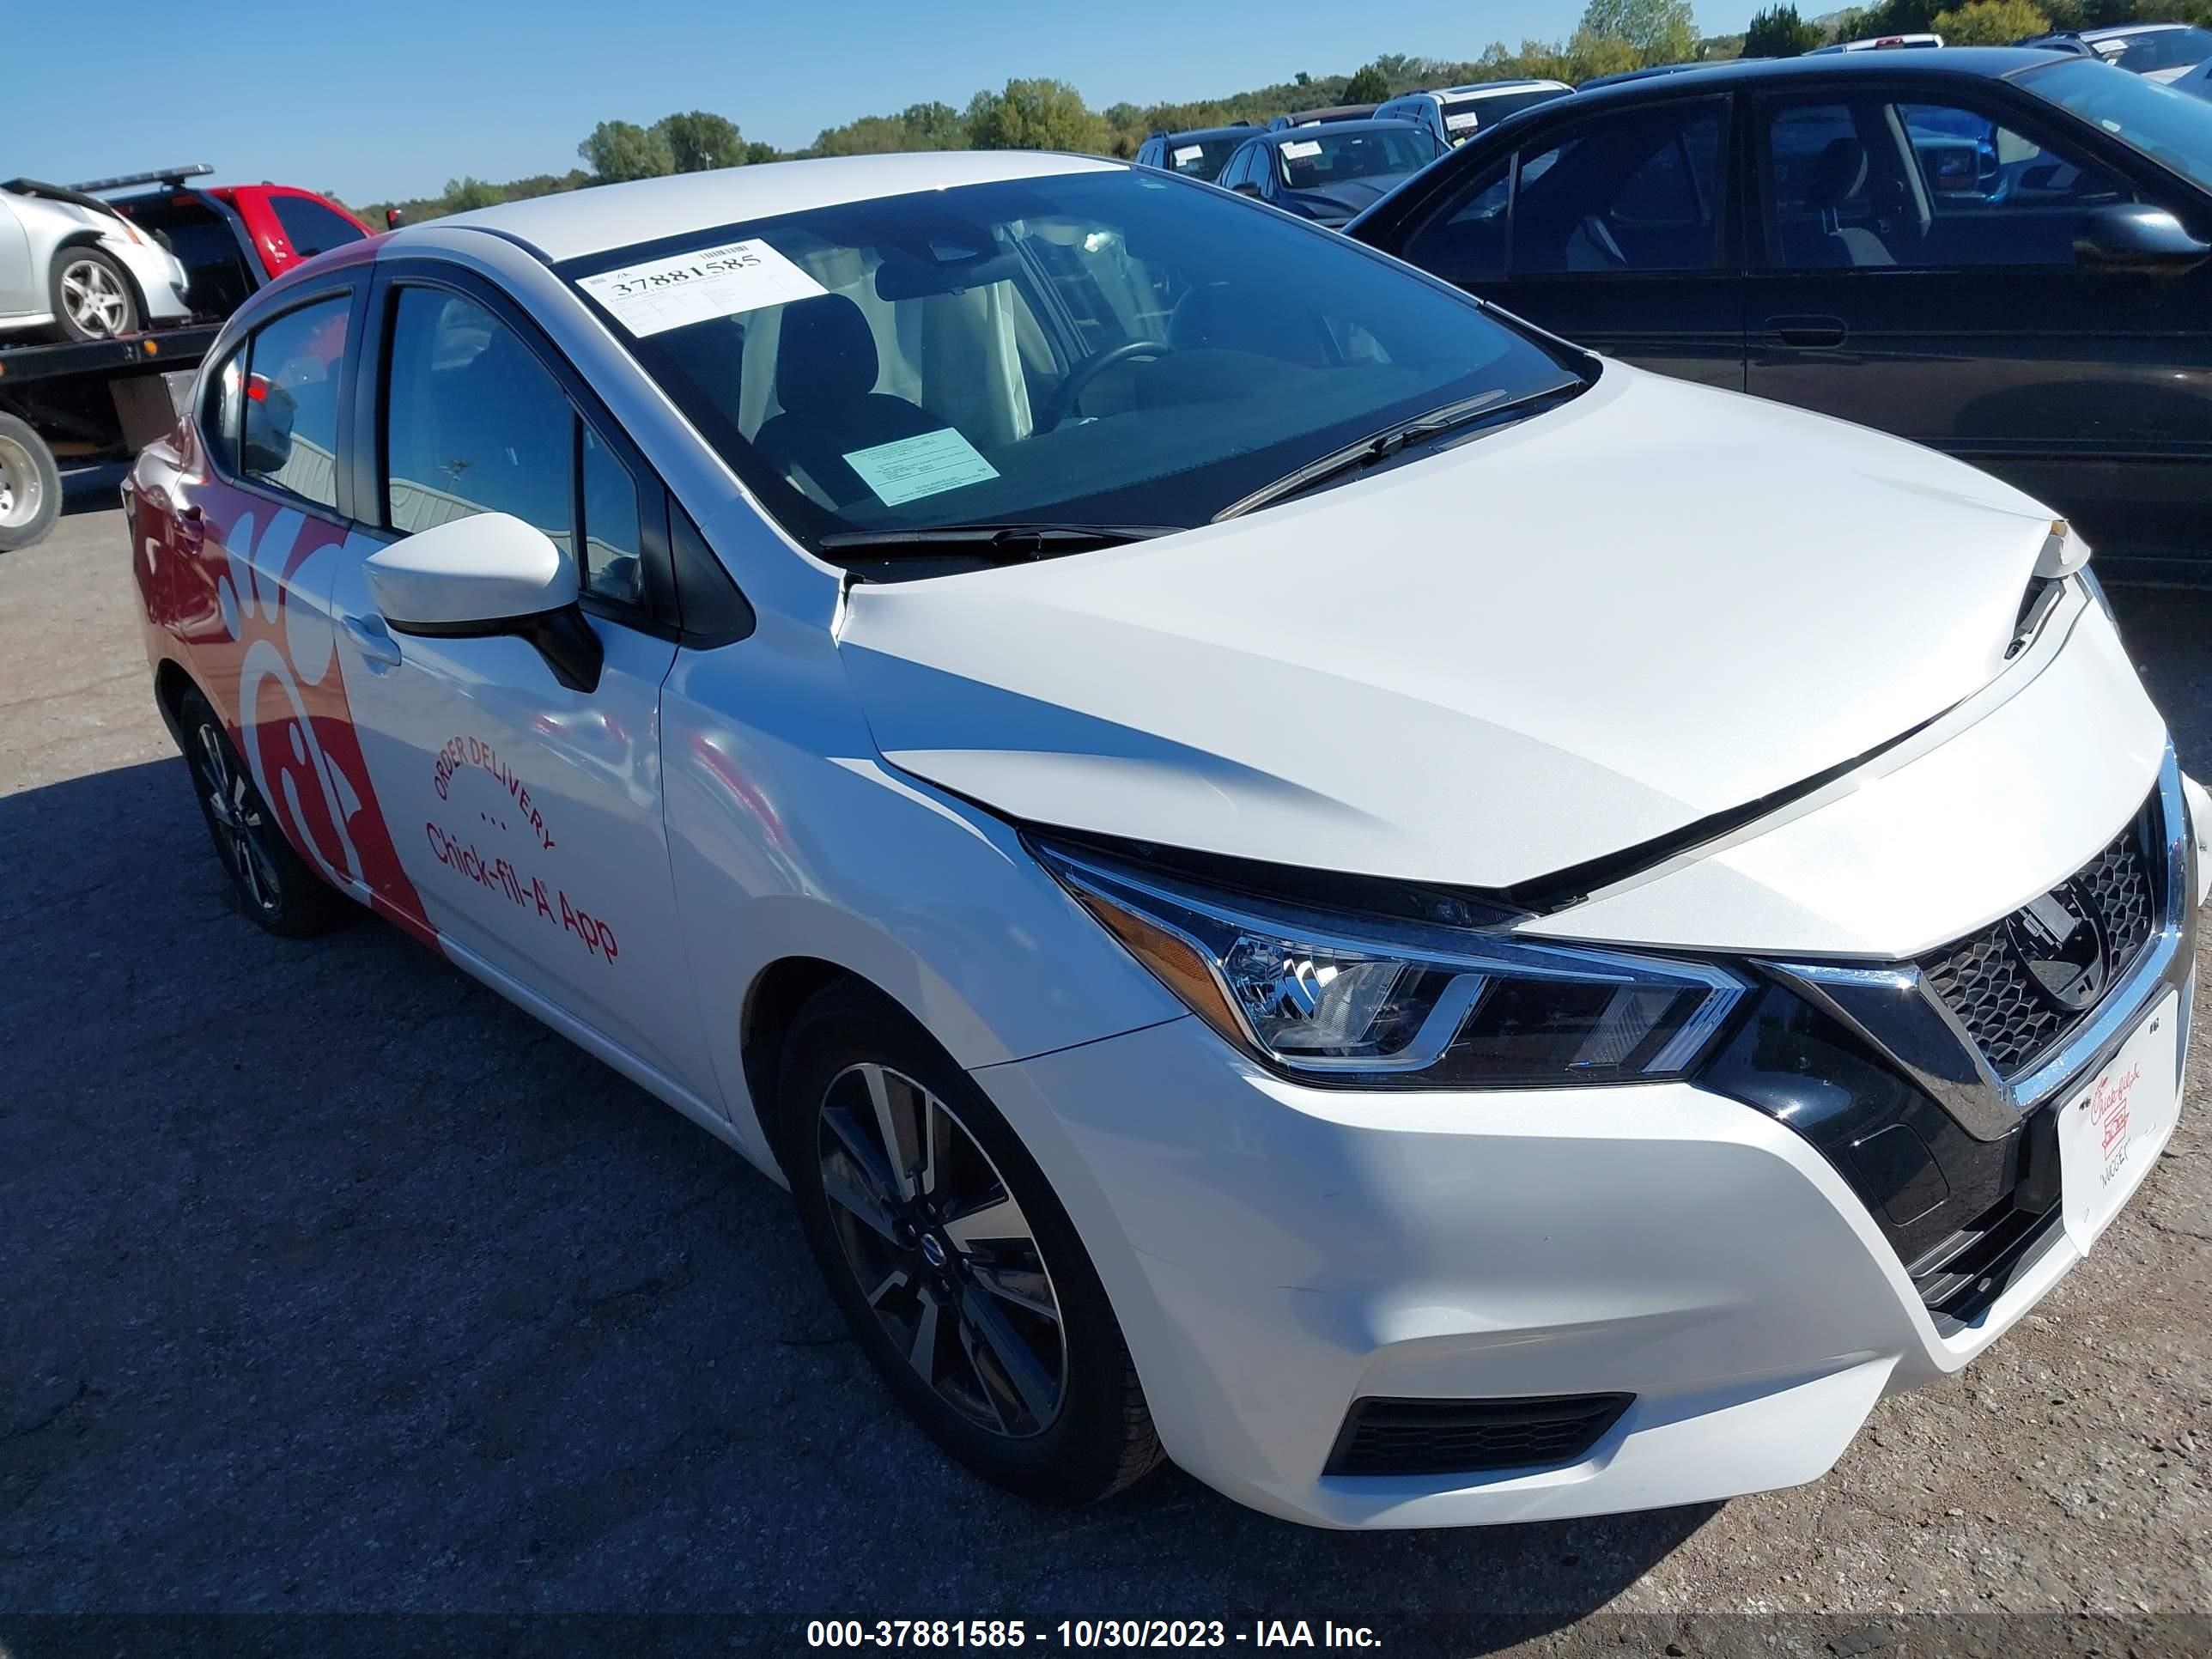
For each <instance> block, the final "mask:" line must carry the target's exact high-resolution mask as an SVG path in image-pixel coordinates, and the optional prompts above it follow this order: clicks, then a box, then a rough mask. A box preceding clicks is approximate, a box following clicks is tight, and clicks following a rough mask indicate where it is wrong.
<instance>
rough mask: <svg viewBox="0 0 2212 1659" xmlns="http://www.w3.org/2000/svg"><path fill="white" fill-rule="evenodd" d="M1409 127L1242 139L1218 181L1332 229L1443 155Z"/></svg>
mask: <svg viewBox="0 0 2212 1659" xmlns="http://www.w3.org/2000/svg"><path fill="white" fill-rule="evenodd" d="M1443 148H1444V147H1443V145H1442V144H1440V143H1437V141H1436V140H1435V139H1434V138H1432V137H1430V136H1429V135H1428V134H1427V133H1426V132H1425V131H1422V130H1421V129H1420V128H1419V127H1417V126H1415V125H1413V123H1411V122H1410V121H1332V122H1329V123H1328V124H1327V125H1322V126H1311V127H1285V128H1283V129H1280V130H1279V131H1269V132H1262V133H1259V134H1257V135H1255V136H1254V137H1249V138H1247V139H1246V140H1245V142H1244V143H1243V147H1242V148H1241V149H1238V150H1237V152H1236V153H1235V154H1234V155H1231V157H1230V158H1229V161H1228V164H1227V165H1226V166H1225V167H1223V168H1222V169H1221V173H1220V176H1219V177H1218V178H1217V179H1215V180H1214V181H1213V182H1214V183H1216V184H1217V185H1221V186H1222V187H1223V188H1224V189H1225V190H1233V191H1237V193H1238V194H1239V195H1242V196H1253V197H1258V198H1259V199H1260V200H1261V201H1263V202H1266V203H1267V204H1270V205H1272V206H1274V207H1279V208H1280V209H1282V210H1284V211H1285V213H1295V214H1297V216H1299V217H1300V218H1302V219H1311V220H1312V221H1314V222H1315V223H1316V224H1322V225H1328V226H1329V227H1331V228H1335V227H1337V226H1340V225H1342V224H1343V223H1345V222H1346V221H1347V220H1349V219H1350V218H1351V217H1352V215H1353V214H1355V213H1358V211H1359V210H1361V209H1362V208H1365V207H1370V206H1371V205H1373V204H1375V203H1376V201H1378V200H1380V199H1381V198H1382V197H1383V196H1385V195H1387V194H1389V192H1390V191H1393V190H1395V189H1396V188H1397V187H1398V186H1399V185H1401V184H1403V183H1404V182H1405V181H1406V180H1407V179H1408V178H1410V177H1411V176H1412V175H1413V173H1417V172H1419V170H1420V169H1421V168H1423V167H1426V166H1428V164H1429V163H1430V162H1431V161H1435V160H1436V159H1437V156H1439V155H1443Z"/></svg>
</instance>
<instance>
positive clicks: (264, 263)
mask: <svg viewBox="0 0 2212 1659" xmlns="http://www.w3.org/2000/svg"><path fill="white" fill-rule="evenodd" d="M190 177H191V173H188V172H186V171H185V170H184V169H179V171H178V173H176V174H175V175H174V176H172V177H168V178H165V179H162V180H161V188H160V189H158V190H153V191H147V192H146V193H145V194H143V195H140V196H126V197H119V198H117V199H115V200H114V202H113V206H114V208H115V210H116V211H117V212H118V213H120V214H122V215H123V216H124V217H125V218H126V219H128V220H130V221H131V222H132V223H133V224H135V225H137V226H138V227H139V228H141V229H143V230H147V231H151V232H155V233H156V234H159V235H160V236H161V238H162V240H165V241H166V242H167V244H168V246H169V250H170V252H173V253H174V254H175V255H176V256H177V258H179V260H180V261H181V262H182V263H183V264H184V267H185V271H186V272H187V273H188V274H189V275H190V276H191V303H192V309H193V310H194V311H195V312H197V313H200V314H201V315H204V316H210V317H228V315H229V314H230V313H232V312H233V311H234V310H236V309H237V308H238V307H239V305H240V302H241V301H244V300H245V298H246V295H249V294H251V293H252V292H253V290H254V289H258V288H259V287H260V286H261V285H262V284H263V283H267V282H270V281H273V280H274V279H275V278H276V277H278V276H283V274H284V272H285V271H287V270H290V269H291V267H292V266H294V265H295V264H298V263H299V262H300V261H301V260H302V259H305V258H308V257H309V256H310V255H313V254H317V253H321V252H325V250H327V249H330V248H334V247H337V246H341V245H342V244H343V243H346V242H357V241H360V240H362V238H363V237H365V236H368V235H371V234H374V233H372V232H371V231H370V229H369V228H368V226H367V225H366V224H364V223H362V221H361V220H359V219H357V218H356V217H355V216H353V215H352V214H351V213H349V212H348V211H347V210H345V209H344V208H343V207H341V206H339V205H338V204H337V203H336V202H333V201H331V199H330V197H327V196H319V195H317V194H316V193H315V192H314V191H311V190H301V189H298V188H296V187H295V186H294V185H272V184H269V183H266V182H264V183H262V184H258V185H210V186H200V185H192V184H189V183H187V182H186V179H188V178H190Z"/></svg>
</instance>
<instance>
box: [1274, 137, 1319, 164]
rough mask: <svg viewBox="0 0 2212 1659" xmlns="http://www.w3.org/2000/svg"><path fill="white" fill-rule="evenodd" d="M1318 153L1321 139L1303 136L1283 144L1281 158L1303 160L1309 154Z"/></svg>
mask: <svg viewBox="0 0 2212 1659" xmlns="http://www.w3.org/2000/svg"><path fill="white" fill-rule="evenodd" d="M1320 154H1321V141H1320V140H1319V139H1317V138H1303V139H1300V140H1299V141H1298V142H1297V143H1291V144H1285V145H1284V146H1283V159H1284V160H1285V161H1304V160H1305V159H1306V158H1307V157H1308V156H1309V155H1320Z"/></svg>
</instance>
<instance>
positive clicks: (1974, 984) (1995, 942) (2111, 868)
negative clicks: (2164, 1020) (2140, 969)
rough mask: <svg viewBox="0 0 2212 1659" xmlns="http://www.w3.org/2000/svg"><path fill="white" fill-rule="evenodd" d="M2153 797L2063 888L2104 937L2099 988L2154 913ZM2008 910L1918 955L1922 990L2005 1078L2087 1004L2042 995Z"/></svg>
mask: <svg viewBox="0 0 2212 1659" xmlns="http://www.w3.org/2000/svg"><path fill="white" fill-rule="evenodd" d="M2157 810H2158V809H2157V797H2156V796H2153V797H2152V799H2151V802H2150V803H2149V804H2148V805H2146V806H2145V807H2144V809H2143V811H2142V812H2141V813H2140V814H2138V815H2137V817H2136V821H2135V822H2134V823H2131V824H2130V825H2129V826H2128V827H2127V828H2126V829H2124V830H2122V831H2121V832H2120V833H2119V834H2118V836H2114V837H2113V838H2112V845H2111V846H2109V847H2107V848H2105V850H2104V851H2103V852H2101V853H2100V854H2097V856H2096V857H2095V858H2093V859H2092V860H2089V862H2088V863H2087V864H2086V865H2084V866H2082V867H2081V870H2080V871H2078V872H2076V873H2075V876H2074V878H2073V879H2072V880H2071V881H2070V882H2069V883H2068V884H2067V886H2066V889H2065V891H2066V892H2068V893H2069V895H2070V896H2072V898H2073V899H2074V900H2075V902H2076V903H2078V904H2079V905H2080V906H2081V908H2083V909H2084V910H2086V911H2087V913H2088V915H2090V916H2091V917H2093V919H2094V920H2095V921H2096V923H2097V925H2098V927H2099V929H2100V933H2101V934H2102V937H2103V939H2104V940H2105V947H2106V974H2105V981H2104V983H2105V987H2106V989H2107V990H2109V989H2110V988H2111V987H2112V986H2114V985H2116V984H2118V982H2119V981H2120V980H2121V979H2122V978H2123V977H2124V975H2126V973H2127V971H2128V969H2130V968H2131V967H2133V966H2134V965H2135V963H2136V958H2138V957H2141V956H2142V952H2143V951H2144V948H2145V947H2146V946H2147V945H2148V944H2149V943H2150V939H2151V934H2152V932H2153V927H2152V918H2153V916H2154V914H2155V909H2154V893H2153V890H2152V884H2151V871H2152V867H2153V866H2152V862H2151V856H2150V849H2151V848H2152V847H2154V845H2156V839H2157V838H2156V836H2155V833H2154V829H2155V820H2156V817H2157ZM2024 914H2025V913H2024V912H2022V913H2015V915H2013V916H2007V917H2006V918H2005V919H2004V920H2003V921H1998V922H1996V923H1994V924H1992V925H1991V926H1990V927H1985V928H1984V929H1983V930H1982V931H1981V932H1980V933H1975V934H1972V935H1971V936H1969V937H1968V938H1966V939H1960V941H1959V942H1958V943H1956V944H1954V945H1948V946H1947V947H1945V948H1944V949H1943V950H1941V951H1936V952H1934V953H1933V954H1931V955H1929V956H1925V957H1921V958H1920V961H1919V967H1920V971H1921V972H1922V974H1923V975H1925V976H1926V978H1927V981H1928V985H1929V989H1931V990H1933V991H1934V992H1935V993H1936V995H1938V996H1939V997H1941V998H1942V1000H1943V1002H1944V1005H1945V1006H1947V1007H1948V1008H1949V1009H1950V1011H1951V1012H1953V1013H1954V1014H1955V1015H1956V1016H1957V1017H1958V1018H1959V1022H1960V1024H1962V1025H1964V1026H1965V1027H1966V1035H1967V1036H1970V1037H1972V1039H1973V1042H1974V1044H1975V1046H1976V1047H1977V1048H1979V1049H1980V1050H1981V1051H1982V1054H1983V1055H1984V1057H1985V1058H1986V1059H1987V1060H1989V1063H1990V1069H1992V1070H1993V1071H1995V1072H1996V1074H1997V1075H1998V1076H1999V1077H2000V1078H2002V1079H2005V1080H2007V1081H2008V1082H2009V1081H2010V1080H2011V1079H2013V1078H2015V1077H2017V1076H2018V1075H2019V1074H2020V1073H2022V1072H2025V1071H2026V1070H2027V1068H2028V1067H2029V1066H2032V1065H2033V1064H2034V1062H2035V1061H2036V1060H2039V1059H2040V1058H2041V1057H2042V1056H2043V1055H2045V1054H2048V1053H2049V1052H2050V1051H2051V1048H2054V1047H2056V1046H2057V1044H2058V1043H2059V1042H2063V1040H2064V1039H2065V1038H2066V1036H2068V1035H2069V1033H2070V1032H2071V1031H2072V1030H2074V1028H2075V1026H2076V1025H2078V1024H2080V1023H2081V1021H2082V1019H2083V1018H2086V1017H2087V1015H2088V1014H2089V1012H2092V1010H2091V1009H2090V1008H2082V1009H2069V1008H2067V1007H2066V1006H2063V1004H2062V1003H2060V1002H2059V1001H2057V1000H2056V999H2054V998H2053V997H2051V995H2049V994H2047V993H2046V992H2045V990H2044V988H2043V987H2042V986H2041V985H2040V984H2039V982H2038V981H2037V980H2036V977H2035V975H2034V974H2033V971H2032V970H2031V969H2029V967H2028V965H2027V960H2026V958H2025V957H2022V956H2021V951H2020V947H2019V945H2017V944H2016V943H2015V939H2016V935H2017V933H2018V931H2019V930H2018V926H2017V922H2018V919H2019V916H2020V915H2024Z"/></svg>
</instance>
